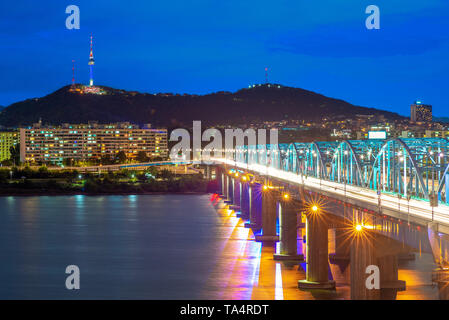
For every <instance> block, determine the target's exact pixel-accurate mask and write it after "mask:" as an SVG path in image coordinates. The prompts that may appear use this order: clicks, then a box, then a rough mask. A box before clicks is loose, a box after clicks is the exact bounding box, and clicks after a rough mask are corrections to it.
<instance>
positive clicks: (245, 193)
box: [240, 182, 251, 220]
mask: <svg viewBox="0 0 449 320" xmlns="http://www.w3.org/2000/svg"><path fill="white" fill-rule="evenodd" d="M241 191H242V192H241V197H240V198H241V202H240V210H241V213H242V219H244V220H248V219H249V209H250V197H251V196H250V192H251V188H250V186H249V183H248V182H241Z"/></svg>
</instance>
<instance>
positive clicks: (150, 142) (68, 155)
mask: <svg viewBox="0 0 449 320" xmlns="http://www.w3.org/2000/svg"><path fill="white" fill-rule="evenodd" d="M20 143H21V145H20V149H21V150H20V158H21V161H23V162H37V163H39V162H41V163H51V164H60V163H62V162H63V161H64V160H66V159H70V160H72V161H86V162H89V161H95V160H99V159H101V158H103V157H110V158H114V157H115V156H116V154H117V153H119V152H120V151H123V152H125V154H126V156H127V158H129V159H133V158H136V156H137V154H138V153H139V152H141V151H143V152H145V153H146V155H147V156H148V157H150V158H151V157H163V158H165V157H167V156H168V147H167V129H151V127H150V126H144V127H142V128H141V127H139V126H137V125H132V124H129V123H117V124H107V125H99V124H78V125H69V124H64V125H62V126H61V127H51V128H50V127H47V128H42V127H41V126H40V125H38V124H36V125H34V126H33V127H32V128H22V129H20Z"/></svg>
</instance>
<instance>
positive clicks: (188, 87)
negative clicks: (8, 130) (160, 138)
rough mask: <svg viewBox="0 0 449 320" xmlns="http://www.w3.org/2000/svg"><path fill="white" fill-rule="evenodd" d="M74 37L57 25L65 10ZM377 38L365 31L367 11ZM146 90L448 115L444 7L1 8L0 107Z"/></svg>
mask: <svg viewBox="0 0 449 320" xmlns="http://www.w3.org/2000/svg"><path fill="white" fill-rule="evenodd" d="M70 4H76V5H78V6H79V7H80V10H81V29H80V30H67V29H66V28H65V19H66V17H67V15H66V13H65V8H66V6H68V5H70ZM370 4H375V5H377V6H379V7H380V10H381V29H380V30H367V29H366V28H365V19H366V17H367V15H366V14H365V8H366V7H367V6H368V5H370ZM90 32H93V33H94V38H95V52H94V55H95V59H96V66H95V80H96V83H97V84H101V85H107V86H112V87H116V88H122V89H128V90H138V91H142V92H150V93H154V92H178V93H200V94H201V93H208V92H212V91H219V90H229V91H235V90H237V89H239V88H242V87H246V86H248V85H249V84H253V83H261V82H263V81H264V68H265V67H269V69H270V75H269V80H270V82H275V83H281V84H284V85H288V86H295V87H301V88H304V89H308V90H312V91H316V92H319V93H322V94H324V95H327V96H331V97H336V98H341V99H344V100H347V101H348V102H351V103H354V104H357V105H362V106H369V107H377V108H383V109H386V110H390V111H395V112H398V113H401V114H403V115H409V111H410V110H409V109H410V107H409V106H410V103H411V102H413V101H414V100H416V99H420V100H422V101H424V102H426V103H430V104H432V105H433V106H434V114H436V115H437V116H449V112H448V110H449V90H448V89H449V1H447V0H425V1H424V0H407V1H405V0H370V1H365V0H344V1H342V0H314V1H308V0H307V1H306V0H295V1H290V0H288V1H287V0H276V1H273V0H257V1H253V0H245V1H234V0H226V1H223V0H221V1H216V0H189V1H185V0H183V1H177V0H176V1H155V0H142V1H135V0H129V1H112V0H108V1H105V0H95V1H92V0H91V1H72V0H67V1H61V0H46V1H36V0H30V1H26V0H15V1H1V2H0V39H1V41H0V105H9V104H10V103H13V102H16V101H19V100H22V99H25V98H31V97H37V96H43V95H45V94H48V93H50V92H52V91H54V90H56V89H58V88H59V87H61V86H63V85H67V84H69V83H70V81H71V61H72V59H75V60H76V62H77V73H76V77H77V82H82V83H87V81H88V75H89V74H88V66H87V61H88V54H89V35H90Z"/></svg>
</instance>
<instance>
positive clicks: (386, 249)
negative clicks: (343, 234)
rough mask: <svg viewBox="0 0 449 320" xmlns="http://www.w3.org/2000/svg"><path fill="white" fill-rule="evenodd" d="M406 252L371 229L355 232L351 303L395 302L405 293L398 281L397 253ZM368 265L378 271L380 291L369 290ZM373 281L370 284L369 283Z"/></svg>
mask: <svg viewBox="0 0 449 320" xmlns="http://www.w3.org/2000/svg"><path fill="white" fill-rule="evenodd" d="M401 250H403V248H402V247H401V245H400V244H399V245H395V243H394V242H393V241H392V240H390V239H385V238H384V237H383V236H381V235H378V234H376V233H374V232H371V231H368V230H361V231H357V232H355V233H354V235H353V238H352V242H351V269H350V272H351V300H379V299H383V300H394V299H396V296H397V292H398V291H403V290H405V281H401V280H398V254H399V253H400V252H401ZM368 266H376V267H378V268H379V276H380V279H379V280H380V287H379V289H376V288H372V289H369V288H368V287H367V278H368V277H369V276H370V274H372V271H370V272H371V273H367V267H368ZM368 282H370V281H368Z"/></svg>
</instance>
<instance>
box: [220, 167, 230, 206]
mask: <svg viewBox="0 0 449 320" xmlns="http://www.w3.org/2000/svg"><path fill="white" fill-rule="evenodd" d="M221 176H222V182H223V192H222V194H223V200H225V201H226V200H228V195H229V186H228V180H229V179H228V175H227V174H226V173H225V172H222V173H221Z"/></svg>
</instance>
